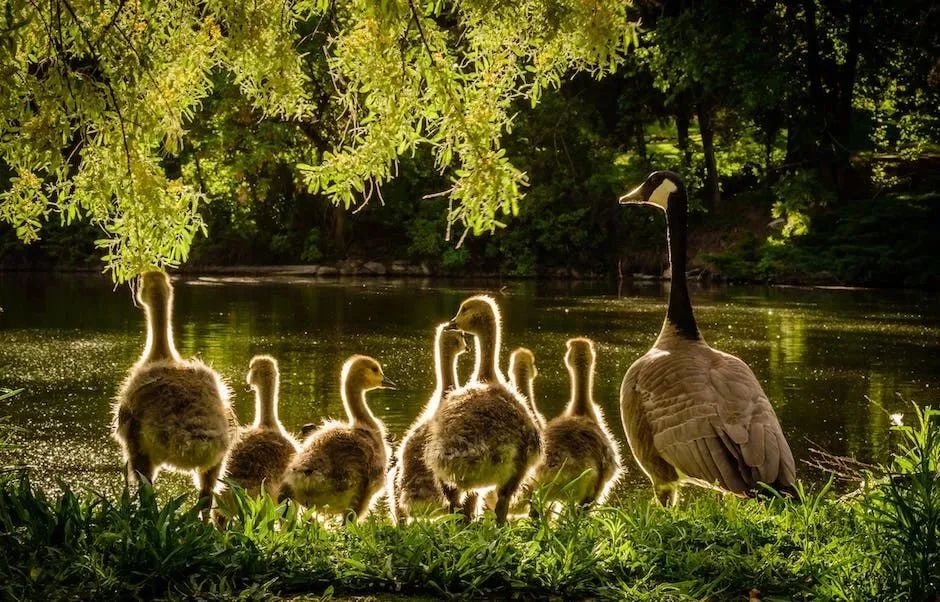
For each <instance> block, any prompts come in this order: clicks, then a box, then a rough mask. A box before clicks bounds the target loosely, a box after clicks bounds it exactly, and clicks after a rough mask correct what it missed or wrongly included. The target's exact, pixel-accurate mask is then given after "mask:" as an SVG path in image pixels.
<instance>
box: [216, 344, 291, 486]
mask: <svg viewBox="0 0 940 602" xmlns="http://www.w3.org/2000/svg"><path fill="white" fill-rule="evenodd" d="M246 380H247V382H248V384H249V385H250V386H251V388H252V389H254V391H255V421H254V424H253V425H252V427H251V428H250V429H248V430H247V431H245V432H243V433H242V434H241V437H240V438H239V441H238V443H236V444H235V446H234V447H233V448H232V451H231V453H230V454H229V457H228V461H227V462H226V473H227V474H226V476H227V477H228V479H229V480H230V481H232V482H233V483H236V484H237V485H239V486H241V487H242V488H244V489H245V492H246V493H247V494H248V495H249V496H253V497H257V496H259V495H261V493H262V492H264V493H266V494H267V495H269V496H271V497H272V498H276V497H277V494H278V491H279V490H280V487H281V481H282V480H283V478H284V473H285V472H286V471H287V467H288V465H289V464H290V462H291V460H293V458H294V454H295V453H297V448H298V445H297V441H296V440H295V439H294V438H293V437H292V436H291V435H289V434H288V433H287V432H286V431H285V430H284V427H283V426H282V425H281V421H280V420H278V417H277V406H278V389H279V385H280V375H279V372H278V366H277V360H275V359H274V358H273V357H271V356H269V355H256V356H255V357H253V358H252V360H251V363H250V364H249V367H248V376H247V379H246ZM229 496H230V493H229V494H226V495H225V497H226V498H228V497H229Z"/></svg>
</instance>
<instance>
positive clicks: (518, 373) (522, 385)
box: [511, 366, 535, 410]
mask: <svg viewBox="0 0 940 602" xmlns="http://www.w3.org/2000/svg"><path fill="white" fill-rule="evenodd" d="M511 378H512V384H513V385H514V386H515V387H516V390H517V391H519V392H520V393H522V394H523V395H525V398H526V401H527V402H528V403H529V407H531V408H532V409H533V410H534V409H535V378H533V377H532V373H531V372H530V371H529V369H528V368H526V367H523V366H513V371H512V377H511Z"/></svg>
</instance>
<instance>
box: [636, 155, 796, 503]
mask: <svg viewBox="0 0 940 602" xmlns="http://www.w3.org/2000/svg"><path fill="white" fill-rule="evenodd" d="M620 203H621V204H630V203H646V204H650V205H655V206H656V207H659V208H660V209H662V210H663V211H665V213H666V227H667V233H668V244H669V261H670V266H671V270H672V286H671V288H670V291H669V308H668V309H667V311H666V319H665V321H664V322H663V326H662V329H661V330H660V333H659V337H658V338H657V339H656V342H655V343H654V344H653V348H652V349H650V350H649V351H648V352H647V353H646V355H644V356H643V357H641V358H640V359H638V360H637V361H636V362H634V363H633V365H632V366H631V367H630V369H629V370H628V371H627V373H626V375H625V376H624V379H623V384H622V386H621V389H620V410H621V417H622V419H623V426H624V430H625V431H626V433H627V439H628V441H629V443H630V449H631V450H632V451H633V455H634V457H635V458H636V461H637V463H638V464H639V465H640V468H642V469H643V471H644V472H645V473H646V475H647V476H648V477H649V478H650V481H652V483H653V489H654V490H655V492H656V496H657V498H658V499H659V501H660V502H661V503H662V504H663V505H670V504H674V503H676V501H677V500H678V486H679V484H680V483H681V482H682V481H690V482H693V483H697V484H700V485H704V486H711V487H719V488H721V489H723V490H725V491H731V492H733V493H736V494H741V495H747V494H751V493H752V492H754V491H755V490H756V489H757V487H758V483H760V482H763V483H767V484H769V485H773V486H775V487H777V488H778V489H782V490H788V489H790V488H791V487H792V486H793V484H794V481H795V479H796V467H795V466H794V463H793V455H792V454H791V453H790V447H789V445H787V441H786V439H785V438H784V436H783V431H782V430H781V429H780V423H779V422H778V421H777V415H776V414H775V413H774V409H773V407H772V406H771V405H770V401H768V399H767V396H766V395H765V394H764V391H763V389H761V386H760V383H758V382H757V378H756V377H755V376H754V373H753V372H751V369H750V368H749V367H748V366H747V364H745V363H744V362H743V361H741V360H740V359H738V358H736V357H734V356H733V355H729V354H727V353H723V352H721V351H718V350H716V349H712V348H711V347H709V346H708V344H707V343H706V342H705V340H704V339H702V336H701V334H699V330H698V326H697V325H696V323H695V316H694V315H693V313H692V302H691V300H690V298H689V290H688V286H687V284H686V276H685V271H686V230H687V217H688V199H687V197H686V192H685V186H684V185H683V183H682V179H681V178H680V177H679V176H678V175H677V174H675V173H672V172H669V171H657V172H655V173H653V174H651V175H650V176H649V177H648V178H647V179H646V181H645V182H643V184H641V185H640V186H638V187H637V188H635V189H634V190H632V191H631V192H629V193H627V194H626V195H624V196H622V197H620Z"/></svg>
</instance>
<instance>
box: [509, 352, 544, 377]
mask: <svg viewBox="0 0 940 602" xmlns="http://www.w3.org/2000/svg"><path fill="white" fill-rule="evenodd" d="M509 373H510V374H519V375H524V378H525V379H526V380H534V379H535V377H536V376H538V375H539V370H538V368H536V367H535V354H533V353H532V352H531V351H529V350H528V349H526V348H525V347H520V348H518V349H516V350H515V351H513V352H512V355H510V356H509ZM522 384H523V383H521V382H520V383H516V386H521V385H522Z"/></svg>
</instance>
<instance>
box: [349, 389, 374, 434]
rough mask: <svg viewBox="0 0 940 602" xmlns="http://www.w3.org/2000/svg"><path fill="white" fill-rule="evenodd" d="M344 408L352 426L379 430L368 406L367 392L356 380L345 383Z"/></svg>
mask: <svg viewBox="0 0 940 602" xmlns="http://www.w3.org/2000/svg"><path fill="white" fill-rule="evenodd" d="M342 395H343V407H345V408H346V416H347V417H349V422H350V424H351V425H352V426H357V427H362V428H368V429H373V430H378V428H379V423H378V421H377V420H376V419H375V415H373V414H372V411H371V410H370V409H369V406H368V405H367V404H366V391H365V389H364V388H363V386H362V385H361V384H360V383H358V382H356V380H355V379H347V380H346V382H344V383H343V393H342Z"/></svg>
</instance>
